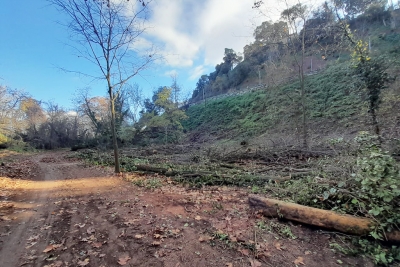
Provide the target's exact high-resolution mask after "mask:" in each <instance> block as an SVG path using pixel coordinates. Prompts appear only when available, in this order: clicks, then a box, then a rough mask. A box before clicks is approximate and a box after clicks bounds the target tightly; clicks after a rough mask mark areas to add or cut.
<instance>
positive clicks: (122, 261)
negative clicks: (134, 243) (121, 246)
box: [118, 255, 131, 266]
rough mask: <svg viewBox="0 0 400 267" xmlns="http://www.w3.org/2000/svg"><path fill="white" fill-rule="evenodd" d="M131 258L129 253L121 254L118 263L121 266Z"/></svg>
mask: <svg viewBox="0 0 400 267" xmlns="http://www.w3.org/2000/svg"><path fill="white" fill-rule="evenodd" d="M130 259H131V257H129V255H125V256H122V257H120V258H119V259H118V264H119V265H121V266H124V265H126V264H127V263H128V261H129V260H130Z"/></svg>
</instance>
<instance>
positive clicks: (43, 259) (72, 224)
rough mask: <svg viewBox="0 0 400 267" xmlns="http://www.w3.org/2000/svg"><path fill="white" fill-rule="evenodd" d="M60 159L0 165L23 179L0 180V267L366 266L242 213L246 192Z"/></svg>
mask: <svg viewBox="0 0 400 267" xmlns="http://www.w3.org/2000/svg"><path fill="white" fill-rule="evenodd" d="M67 155H68V152H53V153H43V154H38V155H34V156H31V157H29V158H21V159H18V158H17V159H15V161H14V163H6V164H5V166H3V169H4V170H9V173H11V174H12V175H11V174H10V175H9V176H17V177H18V175H16V174H15V173H18V172H20V173H22V174H23V176H24V177H22V178H24V179H16V178H15V177H14V178H13V177H11V178H10V177H0V203H1V204H0V227H1V228H0V229H1V231H0V266H2V267H13V266H49V267H50V266H52V267H63V266H96V267H99V266H166V267H178V266H191V267H192V266H228V267H229V266H258V267H259V266H296V265H297V266H299V265H303V264H305V265H306V266H311V267H313V266H338V264H339V263H341V264H344V266H345V265H351V266H373V264H371V262H370V261H368V260H366V259H359V258H354V257H348V256H344V255H342V254H340V253H335V251H334V250H333V249H332V246H331V245H330V244H333V243H338V242H340V237H335V236H334V235H332V234H328V233H325V232H321V231H314V230H310V229H308V228H306V227H302V226H301V225H289V224H283V223H281V222H278V221H276V220H268V219H265V218H262V217H261V216H259V215H258V214H256V213H254V212H253V211H250V210H248V205H247V195H248V189H243V188H242V189H239V188H226V187H221V188H215V187H213V188H203V189H201V190H189V189H187V188H184V187H182V186H180V185H174V184H173V183H172V182H171V181H169V180H168V179H167V178H163V177H158V176H149V175H146V176H141V177H138V176H137V175H136V176H135V175H131V176H128V177H125V178H122V177H116V176H113V174H112V171H111V169H108V168H97V167H85V166H84V164H83V163H82V162H79V161H76V160H71V159H69V158H68V157H66V156H67ZM23 166H25V167H24V168H22V167H23ZM7 168H8V169H7ZM13 168H14V170H13V171H11V170H12V169H13ZM20 169H21V170H20ZM23 169H24V170H25V171H24V170H23ZM27 169H28V170H27ZM137 179H139V180H137ZM140 179H147V180H149V181H152V182H151V183H148V185H150V186H147V187H138V186H136V185H134V184H133V183H132V182H128V181H132V180H135V181H136V182H135V184H139V185H140V183H138V182H137V181H140ZM322 263H323V264H322ZM321 264H322V265H321Z"/></svg>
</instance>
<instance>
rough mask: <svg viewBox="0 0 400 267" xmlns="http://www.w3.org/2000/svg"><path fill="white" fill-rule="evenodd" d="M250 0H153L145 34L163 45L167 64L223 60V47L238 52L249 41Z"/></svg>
mask: <svg viewBox="0 0 400 267" xmlns="http://www.w3.org/2000/svg"><path fill="white" fill-rule="evenodd" d="M253 2H254V1H252V0H246V1H239V0H234V1H233V0H206V1H198V0H175V1H170V0H156V1H154V2H153V3H152V6H151V9H152V12H153V13H152V16H151V18H150V24H151V25H152V27H151V29H150V30H149V31H148V36H147V37H148V38H149V39H151V40H152V41H154V42H155V43H157V44H158V46H160V47H162V54H163V55H164V57H165V59H166V64H167V65H170V66H175V67H192V66H193V65H194V64H195V62H196V61H198V60H201V61H202V62H201V63H204V64H206V65H211V66H212V65H215V64H217V63H220V62H221V61H222V57H223V53H224V48H233V49H234V50H235V51H237V52H241V51H242V49H243V47H244V46H245V45H246V44H247V43H248V42H249V41H251V39H252V33H253V29H254V27H252V26H251V19H252V18H253V17H255V16H256V12H255V11H254V10H252V5H253ZM260 21H261V20H260ZM194 72H195V71H194Z"/></svg>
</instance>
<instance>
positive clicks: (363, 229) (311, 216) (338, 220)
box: [249, 195, 400, 242]
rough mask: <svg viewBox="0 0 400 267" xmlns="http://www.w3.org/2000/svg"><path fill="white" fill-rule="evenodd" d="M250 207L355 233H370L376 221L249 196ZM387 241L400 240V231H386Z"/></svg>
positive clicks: (302, 221)
mask: <svg viewBox="0 0 400 267" xmlns="http://www.w3.org/2000/svg"><path fill="white" fill-rule="evenodd" d="M249 205H250V207H252V208H254V209H257V210H260V211H261V212H262V213H263V214H264V215H265V216H269V217H278V218H284V219H287V220H292V221H296V222H300V223H304V224H308V225H313V226H319V227H323V228H326V229H331V230H336V231H339V232H342V233H347V234H354V235H368V233H369V232H370V231H371V228H373V227H374V226H376V222H375V221H373V220H371V219H369V218H361V217H354V216H351V215H342V214H338V213H336V212H334V211H329V210H321V209H317V208H311V207H307V206H303V205H299V204H296V203H289V202H284V201H281V200H276V199H270V198H263V197H260V196H257V195H250V196H249ZM385 236H386V239H387V241H392V242H400V231H393V232H390V233H389V232H388V233H385Z"/></svg>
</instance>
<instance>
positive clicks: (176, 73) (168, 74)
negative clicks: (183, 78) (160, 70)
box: [164, 70, 178, 77]
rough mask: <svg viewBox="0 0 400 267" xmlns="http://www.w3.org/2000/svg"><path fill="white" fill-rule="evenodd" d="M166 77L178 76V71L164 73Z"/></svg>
mask: <svg viewBox="0 0 400 267" xmlns="http://www.w3.org/2000/svg"><path fill="white" fill-rule="evenodd" d="M164 75H165V76H168V77H171V76H178V71H177V70H169V71H166V72H164Z"/></svg>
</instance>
